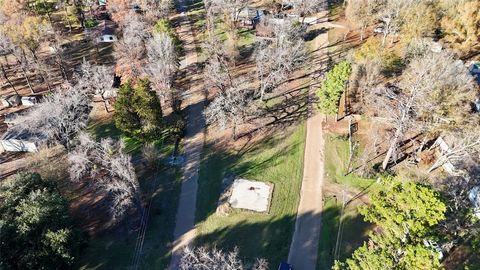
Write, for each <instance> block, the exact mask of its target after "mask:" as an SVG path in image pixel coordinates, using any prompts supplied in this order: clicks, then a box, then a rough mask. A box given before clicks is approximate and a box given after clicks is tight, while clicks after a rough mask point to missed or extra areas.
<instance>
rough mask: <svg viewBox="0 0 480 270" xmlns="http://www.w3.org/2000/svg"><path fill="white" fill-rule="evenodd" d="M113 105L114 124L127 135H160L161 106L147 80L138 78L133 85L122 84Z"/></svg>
mask: <svg viewBox="0 0 480 270" xmlns="http://www.w3.org/2000/svg"><path fill="white" fill-rule="evenodd" d="M114 107H115V116H114V120H115V126H116V127H117V128H118V129H120V130H122V131H123V132H124V133H126V134H127V135H128V136H132V137H135V138H137V139H140V140H150V139H154V138H156V137H158V136H159V135H160V132H161V128H162V122H163V121H162V108H161V107H160V102H159V100H158V97H157V95H156V94H155V92H154V91H153V90H152V89H151V87H150V82H149V81H148V80H146V79H143V80H140V81H139V82H138V83H137V84H136V85H135V87H132V84H131V83H130V82H127V83H125V84H123V85H122V86H121V87H120V90H119V92H118V97H117V101H116V102H115V104H114Z"/></svg>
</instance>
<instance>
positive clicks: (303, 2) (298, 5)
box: [290, 0, 326, 17]
mask: <svg viewBox="0 0 480 270" xmlns="http://www.w3.org/2000/svg"><path fill="white" fill-rule="evenodd" d="M290 2H291V3H292V4H293V8H294V9H295V10H296V11H297V14H298V15H300V16H302V17H305V16H307V15H310V14H313V13H315V12H318V11H319V10H321V9H323V8H326V1H325V0H292V1H290Z"/></svg>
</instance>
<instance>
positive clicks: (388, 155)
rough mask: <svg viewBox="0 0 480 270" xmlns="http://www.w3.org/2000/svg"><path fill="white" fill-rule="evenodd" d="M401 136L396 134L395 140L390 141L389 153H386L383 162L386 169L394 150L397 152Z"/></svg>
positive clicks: (383, 167)
mask: <svg viewBox="0 0 480 270" xmlns="http://www.w3.org/2000/svg"><path fill="white" fill-rule="evenodd" d="M399 137H400V136H398V135H395V137H394V138H393V140H392V141H391V142H390V147H389V148H388V151H387V154H386V155H385V159H384V160H383V162H382V169H384V170H386V169H387V166H388V162H390V159H391V158H392V155H393V152H395V148H396V146H397V143H398V139H399Z"/></svg>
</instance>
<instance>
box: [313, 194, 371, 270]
mask: <svg viewBox="0 0 480 270" xmlns="http://www.w3.org/2000/svg"><path fill="white" fill-rule="evenodd" d="M341 200H342V199H341V198H335V197H333V196H326V197H325V202H324V205H323V212H322V229H321V232H320V239H321V241H320V243H319V247H318V248H319V254H318V260H317V269H319V270H330V269H332V266H333V263H334V261H335V259H337V260H340V261H345V259H347V258H349V257H350V255H351V254H352V253H353V252H354V251H355V249H357V248H358V247H359V246H361V245H362V244H363V242H364V241H365V240H366V239H367V238H368V231H369V230H370V228H371V225H370V224H369V223H366V222H364V221H363V219H362V216H361V215H360V214H359V213H358V210H357V206H358V205H347V206H346V207H345V209H344V212H343V215H342V202H341ZM340 216H342V218H340ZM340 220H341V221H342V231H341V233H340V234H339V233H338V228H339V225H340ZM337 241H338V246H337ZM336 248H338V250H337V252H336ZM335 254H336V255H337V257H336V258H335Z"/></svg>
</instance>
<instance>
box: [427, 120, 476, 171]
mask: <svg viewBox="0 0 480 270" xmlns="http://www.w3.org/2000/svg"><path fill="white" fill-rule="evenodd" d="M478 124H479V122H478V119H477V122H476V123H472V125H473V126H478ZM449 133H450V134H445V135H446V136H447V137H449V138H450V139H451V140H449V142H450V144H449V145H448V147H449V149H448V150H446V151H440V156H439V157H437V160H436V161H435V162H434V163H433V164H432V166H431V167H430V168H429V169H428V172H429V173H430V172H432V171H433V170H435V169H437V168H438V167H440V166H442V165H443V164H445V163H446V162H449V161H450V162H454V163H459V162H461V161H465V160H468V159H469V156H470V155H475V154H476V155H478V153H480V135H479V134H478V132H477V131H476V130H467V129H463V128H462V129H461V130H457V131H454V132H449ZM441 138H444V137H441Z"/></svg>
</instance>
